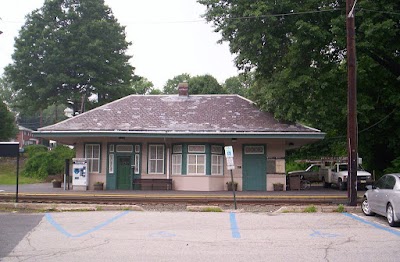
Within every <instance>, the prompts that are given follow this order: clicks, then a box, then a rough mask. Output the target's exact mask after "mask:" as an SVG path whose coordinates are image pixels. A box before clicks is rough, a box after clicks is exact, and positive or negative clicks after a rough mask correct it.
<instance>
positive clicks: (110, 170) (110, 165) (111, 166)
mask: <svg viewBox="0 0 400 262" xmlns="http://www.w3.org/2000/svg"><path fill="white" fill-rule="evenodd" d="M108 173H110V174H112V173H114V154H110V155H109V156H108Z"/></svg>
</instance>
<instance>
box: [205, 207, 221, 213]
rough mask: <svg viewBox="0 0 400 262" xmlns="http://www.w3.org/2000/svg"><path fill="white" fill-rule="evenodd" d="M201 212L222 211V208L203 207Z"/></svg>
mask: <svg viewBox="0 0 400 262" xmlns="http://www.w3.org/2000/svg"><path fill="white" fill-rule="evenodd" d="M201 212H222V209H221V208H220V207H205V208H203V209H202V210H201Z"/></svg>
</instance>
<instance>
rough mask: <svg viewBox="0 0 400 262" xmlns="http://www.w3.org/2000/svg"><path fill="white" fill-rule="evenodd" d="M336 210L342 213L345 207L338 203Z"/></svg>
mask: <svg viewBox="0 0 400 262" xmlns="http://www.w3.org/2000/svg"><path fill="white" fill-rule="evenodd" d="M336 211H337V212H339V213H344V212H346V209H345V208H344V205H343V204H340V205H339V206H338V208H337V210H336Z"/></svg>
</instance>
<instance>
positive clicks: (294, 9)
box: [198, 0, 400, 170]
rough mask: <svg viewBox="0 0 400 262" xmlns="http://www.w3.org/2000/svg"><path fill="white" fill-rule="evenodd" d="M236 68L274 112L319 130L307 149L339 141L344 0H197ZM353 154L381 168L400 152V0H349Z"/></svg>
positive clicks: (342, 137)
mask: <svg viewBox="0 0 400 262" xmlns="http://www.w3.org/2000/svg"><path fill="white" fill-rule="evenodd" d="M198 2H199V3H201V4H203V5H205V6H206V7H207V10H206V12H205V14H204V17H205V18H206V19H207V21H209V22H212V23H213V24H214V26H215V31H216V32H220V33H221V42H222V41H227V42H228V43H229V45H230V50H231V52H232V53H233V54H235V55H236V58H235V62H236V65H237V67H238V68H239V69H241V70H243V71H245V72H246V71H249V70H255V74H256V81H255V83H254V85H253V86H252V87H251V88H250V92H249V95H250V98H251V99H252V100H254V101H256V102H257V103H258V104H259V106H260V107H261V108H262V109H264V110H268V111H270V112H273V113H274V114H275V116H276V117H277V118H279V119H284V120H290V121H300V122H302V123H305V124H308V125H311V126H313V127H316V128H319V129H322V130H323V131H325V132H327V134H328V136H327V139H326V140H325V141H323V142H322V143H320V144H317V145H315V147H317V149H316V148H314V149H315V152H319V153H321V151H320V150H321V149H322V150H323V152H325V153H331V154H332V155H334V154H337V153H338V152H343V151H344V150H343V148H344V149H345V148H346V122H347V121H346V119H347V65H346V23H345V21H346V19H345V18H346V13H345V1H344V0H340V1H329V0H328V1H320V0H306V1H296V0H282V1H269V0H267V1H264V0H255V1H246V0H229V1H228V0H199V1H198ZM355 10H356V13H355V14H356V16H355V17H356V18H355V21H356V48H357V74H358V75H357V86H358V124H359V125H358V127H359V150H360V156H362V157H363V159H364V160H365V161H364V162H365V163H367V164H368V168H370V169H377V170H383V169H384V168H385V167H386V166H387V165H388V164H389V163H390V161H391V160H393V159H394V158H396V156H400V148H399V147H398V146H396V145H398V144H399V141H400V127H399V126H400V113H399V112H400V110H399V109H400V108H399V107H400V103H399V101H400V92H399V76H400V55H399V53H400V49H399V48H400V45H399V44H398V43H400V26H399V25H400V16H399V15H398V13H399V10H400V2H398V1H390V0H382V1H373V0H366V1H358V2H357V5H356V9H355Z"/></svg>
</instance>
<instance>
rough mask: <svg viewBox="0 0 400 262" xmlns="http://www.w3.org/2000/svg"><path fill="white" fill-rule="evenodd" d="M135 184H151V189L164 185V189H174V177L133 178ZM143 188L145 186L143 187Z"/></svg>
mask: <svg viewBox="0 0 400 262" xmlns="http://www.w3.org/2000/svg"><path fill="white" fill-rule="evenodd" d="M132 184H133V186H135V185H141V186H151V190H153V189H154V186H157V187H156V188H157V189H159V188H158V186H163V187H162V189H164V188H165V189H166V190H172V179H164V178H140V179H133V181H132ZM142 189H143V187H142Z"/></svg>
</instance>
